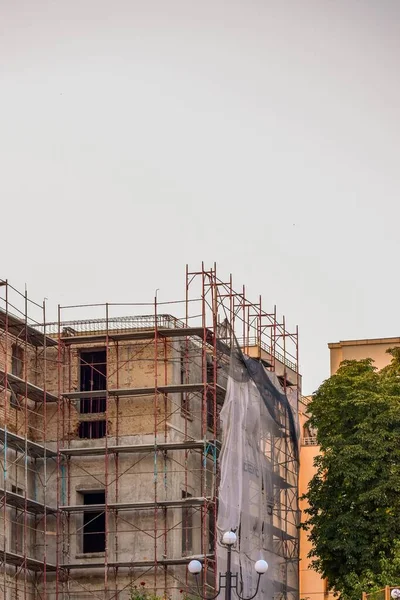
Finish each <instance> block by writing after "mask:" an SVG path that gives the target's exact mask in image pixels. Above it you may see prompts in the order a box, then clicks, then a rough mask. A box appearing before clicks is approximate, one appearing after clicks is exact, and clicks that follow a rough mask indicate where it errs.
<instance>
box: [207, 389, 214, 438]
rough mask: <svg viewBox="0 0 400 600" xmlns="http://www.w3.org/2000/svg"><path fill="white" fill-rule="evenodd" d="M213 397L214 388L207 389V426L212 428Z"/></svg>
mask: <svg viewBox="0 0 400 600" xmlns="http://www.w3.org/2000/svg"><path fill="white" fill-rule="evenodd" d="M214 414H215V398H214V390H210V389H208V390H207V427H208V429H211V430H212V431H213V430H214Z"/></svg>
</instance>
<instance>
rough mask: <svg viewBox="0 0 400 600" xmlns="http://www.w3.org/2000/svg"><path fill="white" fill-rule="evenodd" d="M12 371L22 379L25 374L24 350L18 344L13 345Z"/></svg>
mask: <svg viewBox="0 0 400 600" xmlns="http://www.w3.org/2000/svg"><path fill="white" fill-rule="evenodd" d="M11 373H12V375H15V376H16V377H20V378H21V379H22V378H23V375H24V351H23V349H22V348H21V346H18V345H17V344H13V345H12V355H11Z"/></svg>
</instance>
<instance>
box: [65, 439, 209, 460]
mask: <svg viewBox="0 0 400 600" xmlns="http://www.w3.org/2000/svg"><path fill="white" fill-rule="evenodd" d="M209 445H211V446H214V447H215V446H216V447H217V448H219V447H220V445H221V444H220V442H219V441H218V440H204V441H203V440H195V441H190V440H188V441H183V442H160V443H158V444H135V445H120V446H107V448H106V447H105V446H90V447H89V448H88V447H84V448H61V450H60V453H61V454H63V455H65V456H101V455H103V454H105V453H106V452H107V453H113V454H131V453H142V452H143V453H147V452H166V451H169V450H206V448H207V446H209Z"/></svg>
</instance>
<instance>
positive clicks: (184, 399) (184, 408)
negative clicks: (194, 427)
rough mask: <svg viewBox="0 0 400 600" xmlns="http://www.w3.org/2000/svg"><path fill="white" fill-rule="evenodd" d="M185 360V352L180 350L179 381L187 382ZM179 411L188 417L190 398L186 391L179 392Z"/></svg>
mask: <svg viewBox="0 0 400 600" xmlns="http://www.w3.org/2000/svg"><path fill="white" fill-rule="evenodd" d="M185 363H186V364H185ZM186 367H187V361H185V352H184V351H182V353H181V356H180V383H181V385H183V384H185V383H187V373H186ZM181 413H182V416H183V417H186V418H187V417H190V400H189V394H188V392H181Z"/></svg>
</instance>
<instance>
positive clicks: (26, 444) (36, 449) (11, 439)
mask: <svg viewBox="0 0 400 600" xmlns="http://www.w3.org/2000/svg"><path fill="white" fill-rule="evenodd" d="M0 444H3V451H4V450H6V449H8V448H12V449H13V450H17V451H18V452H21V453H25V452H27V454H28V455H29V456H31V457H32V458H45V457H46V458H55V457H56V456H57V453H56V452H54V451H53V450H49V449H48V448H45V447H44V446H42V445H41V444H37V443H36V442H31V441H30V440H28V439H25V438H24V437H22V436H21V435H17V434H15V433H11V432H10V431H8V430H7V429H3V428H2V427H0ZM0 454H1V451H0Z"/></svg>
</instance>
